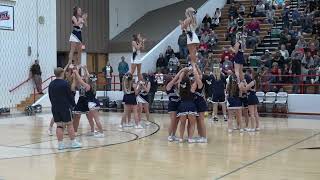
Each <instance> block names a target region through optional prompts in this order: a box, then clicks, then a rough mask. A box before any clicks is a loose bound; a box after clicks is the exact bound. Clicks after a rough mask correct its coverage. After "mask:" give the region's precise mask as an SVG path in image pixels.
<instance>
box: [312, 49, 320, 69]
mask: <svg viewBox="0 0 320 180" xmlns="http://www.w3.org/2000/svg"><path fill="white" fill-rule="evenodd" d="M313 61H314V65H315V66H316V67H317V68H318V67H320V51H318V52H317V54H316V55H314V56H313Z"/></svg>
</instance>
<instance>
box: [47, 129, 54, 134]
mask: <svg viewBox="0 0 320 180" xmlns="http://www.w3.org/2000/svg"><path fill="white" fill-rule="evenodd" d="M48 135H49V136H53V132H52V128H49V129H48Z"/></svg>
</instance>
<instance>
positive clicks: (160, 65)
mask: <svg viewBox="0 0 320 180" xmlns="http://www.w3.org/2000/svg"><path fill="white" fill-rule="evenodd" d="M156 67H157V72H162V73H167V68H168V61H167V60H166V58H164V56H163V54H162V53H160V54H159V58H158V60H157V65H156Z"/></svg>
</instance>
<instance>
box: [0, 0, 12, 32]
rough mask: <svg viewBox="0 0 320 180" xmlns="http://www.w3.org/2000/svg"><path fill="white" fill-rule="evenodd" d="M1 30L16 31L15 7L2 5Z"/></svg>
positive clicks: (0, 8) (0, 7)
mask: <svg viewBox="0 0 320 180" xmlns="http://www.w3.org/2000/svg"><path fill="white" fill-rule="evenodd" d="M0 29H3V30H11V31H13V30H14V7H13V6H7V5H2V4H0Z"/></svg>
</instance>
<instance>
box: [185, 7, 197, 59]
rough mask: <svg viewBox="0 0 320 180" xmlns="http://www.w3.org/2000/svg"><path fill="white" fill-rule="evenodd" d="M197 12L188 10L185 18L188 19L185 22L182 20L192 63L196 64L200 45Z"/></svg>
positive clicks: (191, 9)
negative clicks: (197, 30) (197, 32)
mask: <svg viewBox="0 0 320 180" xmlns="http://www.w3.org/2000/svg"><path fill="white" fill-rule="evenodd" d="M196 14H197V11H196V10H194V9H193V8H191V7H190V8H188V9H186V12H185V16H186V19H185V20H184V21H181V20H180V25H181V29H182V30H185V31H186V32H187V44H188V50H189V53H190V58H191V62H194V63H195V62H196V60H197V56H196V53H197V48H198V46H199V44H200V41H199V38H198V35H197V34H196V29H197V26H198V24H197V18H196Z"/></svg>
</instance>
